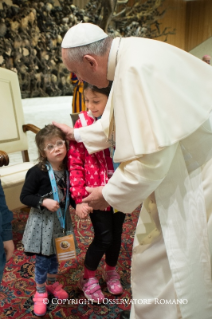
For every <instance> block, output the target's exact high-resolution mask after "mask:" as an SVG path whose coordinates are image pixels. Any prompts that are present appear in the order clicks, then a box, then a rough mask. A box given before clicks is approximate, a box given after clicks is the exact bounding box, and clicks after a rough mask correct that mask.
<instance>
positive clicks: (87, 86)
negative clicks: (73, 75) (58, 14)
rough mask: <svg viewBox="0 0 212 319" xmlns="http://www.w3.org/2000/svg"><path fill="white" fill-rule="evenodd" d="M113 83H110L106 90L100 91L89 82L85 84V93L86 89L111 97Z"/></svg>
mask: <svg viewBox="0 0 212 319" xmlns="http://www.w3.org/2000/svg"><path fill="white" fill-rule="evenodd" d="M112 83H113V82H111V81H110V82H109V85H108V86H107V87H106V88H102V89H99V88H98V87H96V86H94V85H91V84H89V83H87V82H84V91H85V90H86V89H90V90H91V91H93V92H97V93H101V94H104V95H106V96H109V94H110V90H111V86H112Z"/></svg>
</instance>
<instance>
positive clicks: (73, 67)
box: [62, 50, 109, 88]
mask: <svg viewBox="0 0 212 319" xmlns="http://www.w3.org/2000/svg"><path fill="white" fill-rule="evenodd" d="M66 53H67V50H62V58H63V62H64V64H65V66H66V67H67V69H68V70H69V71H70V72H73V73H75V74H76V76H77V78H78V80H79V81H85V82H87V83H89V84H91V85H94V86H96V87H98V88H105V87H107V86H108V85H109V81H108V80H107V70H104V69H103V68H101V67H100V66H97V67H96V68H92V66H91V65H90V64H89V63H88V62H87V61H86V60H83V61H82V62H72V61H70V60H69V59H68V57H67V54H66Z"/></svg>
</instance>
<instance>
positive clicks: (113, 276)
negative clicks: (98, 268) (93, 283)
mask: <svg viewBox="0 0 212 319" xmlns="http://www.w3.org/2000/svg"><path fill="white" fill-rule="evenodd" d="M102 278H103V279H104V281H106V283H107V289H108V291H109V292H110V293H111V294H112V295H120V294H122V292H123V287H122V285H121V282H120V276H119V274H118V273H117V271H116V270H115V269H114V270H108V271H106V270H105V269H104V270H103V273H102Z"/></svg>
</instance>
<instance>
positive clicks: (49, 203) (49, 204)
mask: <svg viewBox="0 0 212 319" xmlns="http://www.w3.org/2000/svg"><path fill="white" fill-rule="evenodd" d="M42 206H44V207H46V208H47V209H48V210H50V212H56V211H57V210H58V208H59V207H60V205H59V203H58V202H57V201H56V200H54V199H50V198H45V199H44V200H43V203H42Z"/></svg>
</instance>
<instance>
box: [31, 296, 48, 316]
mask: <svg viewBox="0 0 212 319" xmlns="http://www.w3.org/2000/svg"><path fill="white" fill-rule="evenodd" d="M47 298H48V294H47V292H44V293H43V294H39V292H37V291H36V293H35V295H34V298H33V301H34V314H35V315H36V316H38V317H40V316H44V315H45V313H46V307H47V304H48V299H47Z"/></svg>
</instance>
